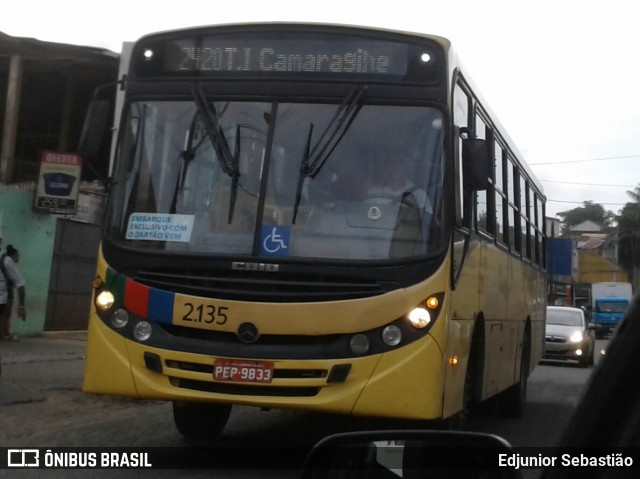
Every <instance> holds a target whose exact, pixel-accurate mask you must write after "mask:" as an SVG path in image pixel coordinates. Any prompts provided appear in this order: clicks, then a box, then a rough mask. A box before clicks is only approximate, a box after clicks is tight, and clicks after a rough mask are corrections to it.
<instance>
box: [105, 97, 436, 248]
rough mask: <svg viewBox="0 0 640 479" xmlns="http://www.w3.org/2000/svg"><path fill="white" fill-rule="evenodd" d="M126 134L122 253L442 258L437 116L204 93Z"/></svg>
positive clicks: (114, 218) (153, 113) (152, 104)
mask: <svg viewBox="0 0 640 479" xmlns="http://www.w3.org/2000/svg"><path fill="white" fill-rule="evenodd" d="M356 96H357V95H356ZM345 109H348V110H349V111H348V113H346V114H345V113H344V110H345ZM341 110H342V111H341ZM121 128H122V137H121V141H120V146H119V150H118V156H119V158H118V161H117V165H118V166H117V168H116V171H115V172H114V194H113V195H112V197H113V198H114V199H116V200H114V203H113V204H112V205H111V210H110V213H109V217H108V220H107V221H108V228H107V231H108V236H109V238H110V239H111V240H112V241H114V242H116V243H120V244H125V245H126V246H128V247H132V248H136V249H140V250H154V251H156V252H163V251H165V252H167V253H171V254H174V253H181V252H182V253H189V254H198V253H202V254H205V253H206V254H212V253H215V254H235V255H254V256H279V257H292V258H294V257H295V258H324V259H359V260H384V259H397V258H410V257H417V256H423V255H425V254H429V253H431V252H434V251H436V250H437V251H441V250H442V247H443V246H444V245H442V244H438V242H439V241H441V240H439V239H438V238H440V237H441V235H440V234H439V233H438V232H437V231H436V225H437V224H439V219H438V216H439V215H440V212H439V211H440V207H441V204H442V190H443V176H444V156H443V141H444V140H443V138H444V134H443V116H442V113H441V112H440V111H439V110H437V109H435V108H432V107H426V106H383V105H366V104H365V105H363V106H360V105H358V106H357V107H356V105H355V104H354V103H353V101H351V104H347V105H346V106H345V104H343V105H342V106H340V105H337V104H308V103H278V102H264V103H259V102H241V101H212V100H211V99H207V98H206V97H205V96H204V95H203V94H202V95H196V94H194V101H144V102H143V101H134V102H132V103H130V104H129V105H128V110H127V113H126V115H125V117H124V121H123V123H122V125H121Z"/></svg>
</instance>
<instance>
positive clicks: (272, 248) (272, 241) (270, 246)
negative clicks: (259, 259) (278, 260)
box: [260, 226, 291, 256]
mask: <svg viewBox="0 0 640 479" xmlns="http://www.w3.org/2000/svg"><path fill="white" fill-rule="evenodd" d="M290 244H291V227H290V226H263V227H262V234H261V235H260V254H261V255H266V256H288V255H289V246H290Z"/></svg>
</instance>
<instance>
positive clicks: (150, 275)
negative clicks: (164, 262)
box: [132, 270, 397, 303]
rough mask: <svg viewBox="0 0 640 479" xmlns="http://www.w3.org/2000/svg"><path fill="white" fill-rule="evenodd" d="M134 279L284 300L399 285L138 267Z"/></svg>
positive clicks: (331, 297)
mask: <svg viewBox="0 0 640 479" xmlns="http://www.w3.org/2000/svg"><path fill="white" fill-rule="evenodd" d="M276 275H277V276H276ZM132 278H133V280H134V281H136V282H138V283H141V284H144V285H146V286H149V287H152V288H158V289H162V290H166V291H174V292H177V293H182V294H189V295H193V296H201V297H211V298H219V299H232V300H239V301H242V300H244V301H265V302H280V303H287V302H305V301H338V300H345V299H358V298H367V297H371V296H377V295H381V294H384V293H385V292H387V291H390V290H392V289H395V288H396V287H397V285H388V284H381V283H378V282H375V281H371V280H368V279H362V278H356V279H345V278H331V277H311V278H309V277H300V276H299V275H288V274H280V273H277V274H274V273H259V272H256V273H248V274H237V272H228V273H222V272H215V273H212V272H211V271H182V272H176V271H166V270H138V271H136V272H135V274H132Z"/></svg>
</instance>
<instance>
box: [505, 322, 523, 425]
mask: <svg viewBox="0 0 640 479" xmlns="http://www.w3.org/2000/svg"><path fill="white" fill-rule="evenodd" d="M529 348H530V340H529V331H528V330H527V331H526V332H525V335H524V338H523V339H522V355H521V357H520V377H519V379H518V382H517V383H516V384H514V385H513V386H511V387H510V388H509V389H507V390H506V391H504V392H503V393H502V404H501V406H502V411H503V413H504V414H505V415H506V416H508V417H520V416H522V414H523V413H524V405H525V402H526V400H527V383H528V381H529Z"/></svg>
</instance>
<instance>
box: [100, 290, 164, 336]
mask: <svg viewBox="0 0 640 479" xmlns="http://www.w3.org/2000/svg"><path fill="white" fill-rule="evenodd" d="M94 287H96V288H102V287H103V284H102V282H101V281H94ZM114 305H115V296H114V295H113V293H112V292H111V291H109V290H108V289H99V290H98V291H96V295H95V306H96V310H97V311H98V314H99V315H100V317H101V318H102V319H103V320H105V321H106V322H107V323H108V324H110V325H111V327H112V328H113V329H115V330H118V331H122V330H124V329H125V328H127V326H130V324H131V323H132V315H131V313H129V311H127V309H125V308H124V307H122V306H118V307H114ZM131 331H132V333H131V334H132V335H133V337H134V338H135V339H136V340H137V341H141V342H142V341H146V340H148V339H149V338H150V337H151V333H152V332H153V327H152V325H151V323H150V322H148V321H145V320H140V321H136V322H135V324H133V327H132V328H131Z"/></svg>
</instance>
